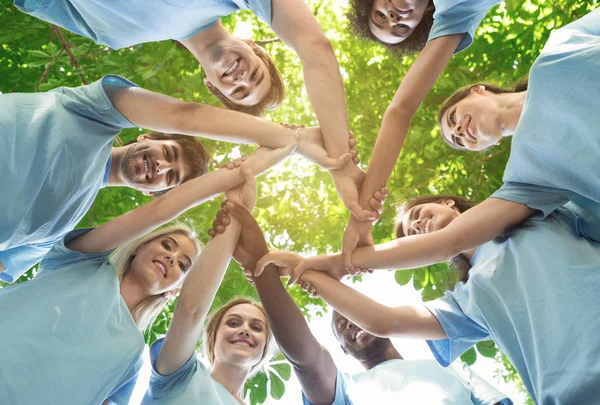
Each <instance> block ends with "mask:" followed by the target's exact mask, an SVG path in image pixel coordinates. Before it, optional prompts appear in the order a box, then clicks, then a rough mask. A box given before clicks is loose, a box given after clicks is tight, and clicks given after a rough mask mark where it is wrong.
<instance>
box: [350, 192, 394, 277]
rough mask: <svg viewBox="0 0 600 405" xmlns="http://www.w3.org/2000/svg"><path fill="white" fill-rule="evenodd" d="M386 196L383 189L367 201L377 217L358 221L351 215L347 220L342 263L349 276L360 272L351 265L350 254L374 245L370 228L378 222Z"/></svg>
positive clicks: (386, 193)
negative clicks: (363, 247)
mask: <svg viewBox="0 0 600 405" xmlns="http://www.w3.org/2000/svg"><path fill="white" fill-rule="evenodd" d="M387 195H388V190H387V189H386V188H385V187H384V188H382V189H380V190H379V191H377V192H375V194H374V195H373V198H371V199H370V200H369V205H370V206H371V208H372V209H373V210H375V211H376V212H377V216H376V217H375V218H374V219H373V220H370V221H362V222H361V221H358V220H357V219H356V217H354V216H353V215H351V216H350V219H349V220H348V225H346V229H345V230H344V236H343V239H342V262H343V265H344V268H345V269H346V271H348V273H350V274H356V273H357V272H360V269H359V268H355V267H354V265H353V263H352V252H354V250H355V249H356V248H357V247H361V246H371V245H373V244H374V242H373V236H372V235H371V228H372V226H373V224H374V223H375V222H377V221H378V220H379V218H380V217H381V214H382V213H383V203H384V202H385V199H386V197H387Z"/></svg>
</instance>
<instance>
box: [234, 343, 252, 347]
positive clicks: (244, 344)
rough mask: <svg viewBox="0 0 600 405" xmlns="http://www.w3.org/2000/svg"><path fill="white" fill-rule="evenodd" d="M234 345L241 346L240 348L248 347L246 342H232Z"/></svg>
mask: <svg viewBox="0 0 600 405" xmlns="http://www.w3.org/2000/svg"><path fill="white" fill-rule="evenodd" d="M233 344H234V345H241V346H250V345H249V344H248V343H246V342H233Z"/></svg>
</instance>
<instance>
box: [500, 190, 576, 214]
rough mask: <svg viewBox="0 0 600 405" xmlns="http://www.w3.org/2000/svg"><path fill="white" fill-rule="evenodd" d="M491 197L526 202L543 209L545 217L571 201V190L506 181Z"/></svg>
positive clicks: (533, 207) (540, 209) (531, 206)
mask: <svg viewBox="0 0 600 405" xmlns="http://www.w3.org/2000/svg"><path fill="white" fill-rule="evenodd" d="M490 198H499V199H501V200H506V201H513V202H516V203H520V204H525V205H527V206H528V207H529V208H532V209H534V210H538V211H541V212H542V213H543V218H546V217H547V216H548V215H550V214H552V212H554V211H555V210H556V209H557V208H559V207H561V206H563V205H565V204H566V203H567V202H569V192H568V191H566V190H562V189H557V188H551V187H544V186H536V185H533V184H525V183H514V182H510V181H509V182H506V183H504V184H503V185H502V187H500V189H499V190H497V191H496V192H495V193H494V194H492V195H491V197H490Z"/></svg>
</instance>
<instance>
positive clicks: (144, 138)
mask: <svg viewBox="0 0 600 405" xmlns="http://www.w3.org/2000/svg"><path fill="white" fill-rule="evenodd" d="M150 139H152V136H151V135H150V134H141V135H140V136H138V137H137V138H136V141H137V142H144V141H149V140H150Z"/></svg>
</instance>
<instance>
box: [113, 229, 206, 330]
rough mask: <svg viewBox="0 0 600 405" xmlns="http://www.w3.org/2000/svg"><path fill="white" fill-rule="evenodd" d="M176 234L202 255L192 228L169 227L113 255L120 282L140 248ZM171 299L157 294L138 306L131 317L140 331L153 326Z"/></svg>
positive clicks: (152, 233)
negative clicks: (184, 237)
mask: <svg viewBox="0 0 600 405" xmlns="http://www.w3.org/2000/svg"><path fill="white" fill-rule="evenodd" d="M174 233H176V234H180V235H184V236H186V237H187V238H189V239H190V240H191V241H192V242H193V243H194V246H195V247H196V254H197V255H199V254H200V251H201V249H202V247H201V245H200V241H199V240H198V239H197V238H196V235H195V233H194V232H193V231H192V229H191V228H190V227H188V226H186V225H183V224H177V225H172V226H168V227H166V228H162V229H159V230H156V231H154V232H151V233H149V234H147V235H144V236H142V237H140V238H137V239H135V240H133V241H131V242H129V243H127V244H125V245H123V246H121V247H120V248H118V249H117V250H116V251H115V252H114V253H113V254H112V256H111V257H110V264H112V265H113V267H114V268H115V271H116V272H117V276H118V277H119V281H121V280H122V279H123V277H124V276H125V274H126V273H127V271H129V268H130V267H131V262H132V261H133V258H134V257H135V255H136V253H137V251H138V250H139V249H140V247H142V246H144V245H145V244H146V243H149V242H152V241H153V240H155V239H157V238H160V237H163V236H165V235H170V234H174ZM196 257H197V256H196ZM169 299H170V298H167V297H164V296H163V294H157V295H152V296H150V297H148V298H146V299H145V300H143V301H142V302H140V303H139V304H138V306H137V307H136V308H135V309H134V310H133V312H132V314H131V315H132V317H133V320H134V321H135V323H136V325H137V326H138V327H139V328H140V330H142V331H145V330H146V329H147V328H148V326H150V325H151V324H152V322H153V321H154V319H155V318H156V317H157V316H158V314H160V313H161V311H162V310H163V309H164V308H165V306H166V305H167V302H169Z"/></svg>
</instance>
